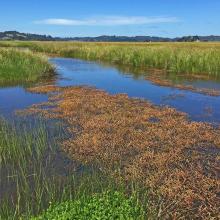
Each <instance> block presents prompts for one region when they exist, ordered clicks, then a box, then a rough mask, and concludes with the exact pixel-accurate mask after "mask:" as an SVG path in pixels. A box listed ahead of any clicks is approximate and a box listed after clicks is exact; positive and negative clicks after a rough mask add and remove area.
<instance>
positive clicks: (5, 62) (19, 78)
mask: <svg viewBox="0 0 220 220" xmlns="http://www.w3.org/2000/svg"><path fill="white" fill-rule="evenodd" d="M52 71H53V67H52V65H51V64H50V63H49V62H48V60H47V58H46V57H45V56H42V55H37V54H34V53H32V52H30V51H21V50H17V49H13V48H12V49H1V48H0V84H1V85H3V84H6V83H27V82H36V81H37V80H39V79H40V78H42V77H47V76H49V75H50V74H51V72H52Z"/></svg>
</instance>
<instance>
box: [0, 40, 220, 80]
mask: <svg viewBox="0 0 220 220" xmlns="http://www.w3.org/2000/svg"><path fill="white" fill-rule="evenodd" d="M0 46H5V47H22V48H30V49H31V50H33V51H36V52H41V53H47V54H52V55H55V56H62V57H72V58H81V59H87V60H95V61H104V62H108V63H112V64H120V65H130V66H133V67H138V68H157V69H161V70H165V71H168V72H172V73H174V74H180V73H184V74H187V75H196V76H198V75H209V76H213V77H218V76H219V74H220V43H80V42H9V41H8V42H0Z"/></svg>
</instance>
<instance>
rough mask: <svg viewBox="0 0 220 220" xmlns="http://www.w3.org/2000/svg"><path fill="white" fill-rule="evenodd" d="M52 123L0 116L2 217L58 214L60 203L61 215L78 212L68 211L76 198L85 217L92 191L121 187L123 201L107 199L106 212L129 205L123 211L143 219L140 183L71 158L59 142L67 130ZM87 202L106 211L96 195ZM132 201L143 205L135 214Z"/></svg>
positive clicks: (113, 190)
mask: <svg viewBox="0 0 220 220" xmlns="http://www.w3.org/2000/svg"><path fill="white" fill-rule="evenodd" d="M54 123H55V122H53V123H49V122H47V123H46V122H44V121H42V120H40V121H39V120H32V121H31V123H30V124H29V123H27V122H25V123H24V122H22V121H18V122H16V123H14V122H13V123H10V124H9V123H8V122H6V121H5V120H4V119H1V120H0V219H2V220H3V219H4V220H6V219H10V220H13V219H35V216H38V215H39V217H36V219H59V218H57V217H58V213H56V210H58V209H59V207H60V210H63V212H59V214H60V216H61V215H63V217H65V216H66V217H65V218H63V219H68V215H70V214H74V213H73V212H72V211H71V210H68V209H67V210H66V211H64V207H63V204H70V205H71V204H72V207H73V205H74V204H75V205H76V208H77V210H79V209H81V212H80V213H78V214H80V215H82V217H85V213H83V212H82V210H83V207H84V206H86V201H87V200H89V201H90V199H91V198H93V196H94V195H96V197H97V198H100V199H102V197H103V196H104V195H105V192H111V193H113V194H115V193H119V194H117V195H118V196H117V198H116V197H115V198H116V199H121V202H123V203H122V206H121V207H119V208H118V209H117V208H116V207H115V206H114V204H112V203H109V204H106V210H105V214H108V213H111V212H112V211H114V212H115V213H116V212H117V213H118V214H120V213H121V214H126V213H125V211H126V210H130V214H129V213H128V215H125V217H126V216H134V215H136V216H139V217H140V218H139V219H145V215H146V210H147V197H144V196H143V195H146V193H147V191H146V190H145V191H142V192H140V189H141V188H135V185H134V184H133V185H132V186H131V185H130V186H125V185H122V184H120V183H119V182H118V183H116V182H115V181H114V180H113V179H112V178H111V177H109V176H108V175H106V174H105V173H104V172H101V171H100V170H99V169H97V168H96V167H92V166H91V167H86V166H82V165H80V164H77V163H76V162H74V161H72V160H70V159H69V158H68V157H67V156H66V155H65V153H64V152H63V151H62V150H61V149H60V148H59V140H64V139H65V138H66V134H65V131H64V130H63V128H62V126H61V124H60V123H59V122H56V123H55V124H54ZM48 126H49V127H48ZM103 193H104V194H103ZM99 195H100V196H99ZM102 195H103V196H102ZM103 198H105V197H103ZM131 198H132V200H131ZM140 199H141V201H142V203H141V202H140ZM78 201H80V202H81V203H82V204H78ZM112 202H113V200H112ZM89 204H90V205H95V206H96V211H97V214H99V213H100V215H101V214H102V215H103V211H102V206H101V205H102V204H100V203H98V204H96V203H94V204H93V203H92V201H90V202H89ZM89 204H88V205H89ZM128 204H129V206H127V205H128ZM49 207H50V209H49V210H48V211H45V210H46V209H47V208H49ZM56 207H58V208H56ZM62 207H63V208H62ZM65 207H67V206H66V205H65ZM134 207H136V208H139V210H140V211H137V209H135V210H136V211H137V212H136V213H133V214H132V213H131V211H132V210H134ZM126 208H127V209H126ZM53 209H54V210H53ZM141 210H144V212H143V211H141ZM68 212H69V213H68ZM87 214H88V213H87ZM43 216H44V217H46V216H47V218H44V217H43ZM124 219H127V218H124Z"/></svg>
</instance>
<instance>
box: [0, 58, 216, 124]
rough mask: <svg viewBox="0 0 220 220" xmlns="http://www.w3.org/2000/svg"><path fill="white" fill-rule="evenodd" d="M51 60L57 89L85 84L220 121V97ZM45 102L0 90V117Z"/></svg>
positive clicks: (18, 89)
mask: <svg viewBox="0 0 220 220" xmlns="http://www.w3.org/2000/svg"><path fill="white" fill-rule="evenodd" d="M50 61H51V62H52V63H53V64H55V65H56V67H57V72H58V75H59V76H58V78H57V80H56V84H57V85H59V86H75V85H88V86H94V87H96V88H98V89H103V90H106V91H107V92H109V93H110V94H116V93H126V94H128V96H129V97H139V98H144V99H147V100H149V101H151V102H152V103H154V104H157V105H169V106H171V107H174V108H176V109H178V110H180V111H183V112H186V113H188V114H189V117H190V118H191V119H192V120H197V121H208V122H212V123H219V122H220V97H212V96H209V95H203V94H198V93H195V92H190V91H184V90H179V89H175V88H170V87H161V86H157V85H154V84H152V83H151V82H150V81H147V80H145V79H144V78H143V77H141V76H139V77H137V76H136V75H134V74H132V73H126V72H122V71H119V70H118V69H117V68H114V67H106V66H103V65H100V64H97V63H94V62H88V61H82V60H78V59H67V58H51V59H50ZM183 83H184V84H187V83H188V82H186V81H184V82H183ZM190 84H194V85H195V86H198V87H207V88H220V83H219V82H217V81H213V82H211V81H201V80H197V81H193V82H190ZM46 100H47V96H46V95H40V94H31V93H29V92H27V91H25V89H23V88H22V87H6V88H1V87H0V114H1V115H2V114H3V115H4V116H7V117H11V116H12V115H13V112H14V111H15V110H17V109H24V108H26V107H28V106H30V105H32V104H35V103H40V102H43V101H46Z"/></svg>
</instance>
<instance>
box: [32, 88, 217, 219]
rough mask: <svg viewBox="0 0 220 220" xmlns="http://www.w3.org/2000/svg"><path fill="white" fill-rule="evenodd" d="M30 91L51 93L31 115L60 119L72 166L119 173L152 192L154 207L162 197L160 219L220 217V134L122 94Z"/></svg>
mask: <svg viewBox="0 0 220 220" xmlns="http://www.w3.org/2000/svg"><path fill="white" fill-rule="evenodd" d="M31 90H32V91H34V92H37V91H38V92H49V93H50V101H49V102H48V103H44V104H43V105H42V104H41V105H38V106H34V107H32V108H30V109H29V110H28V111H29V113H40V114H42V115H44V116H45V117H49V118H61V119H64V120H65V122H66V123H67V125H68V131H69V132H70V133H71V134H72V138H70V139H68V140H66V141H64V142H63V143H62V145H63V148H64V149H65V151H66V152H67V153H68V154H69V155H70V156H71V157H72V158H73V159H74V160H78V161H81V162H83V163H98V164H99V165H100V166H102V168H103V169H104V168H105V169H106V170H107V171H109V172H112V173H115V172H114V171H116V170H118V168H119V167H120V175H122V177H123V178H124V179H125V180H126V181H132V180H135V181H140V182H141V183H143V184H144V185H145V186H146V187H149V188H150V189H151V196H152V199H153V201H155V204H156V202H157V198H158V196H161V198H162V200H161V210H162V211H161V216H162V217H163V218H166V219H167V218H169V219H170V218H173V219H178V218H184V219H211V218H213V219H214V217H215V218H216V219H217V218H218V217H219V213H220V210H219V204H220V198H219V193H220V175H219V173H220V129H219V128H214V127H213V126H211V125H209V124H207V123H199V122H192V121H189V120H188V119H187V115H186V114H184V113H181V112H178V111H176V110H175V109H173V108H169V107H163V108H162V107H157V106H154V105H152V104H151V103H149V102H146V101H143V100H140V99H130V98H128V96H127V95H123V94H119V95H109V94H107V93H106V92H104V91H100V90H96V89H93V88H88V87H68V88H59V87H55V86H44V87H38V88H33V89H31ZM51 92H52V93H51ZM53 92H58V93H53ZM42 106H43V108H42ZM47 106H50V107H49V108H46V107H47ZM51 106H53V108H51ZM116 176H117V175H116ZM154 199H155V200H154Z"/></svg>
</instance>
